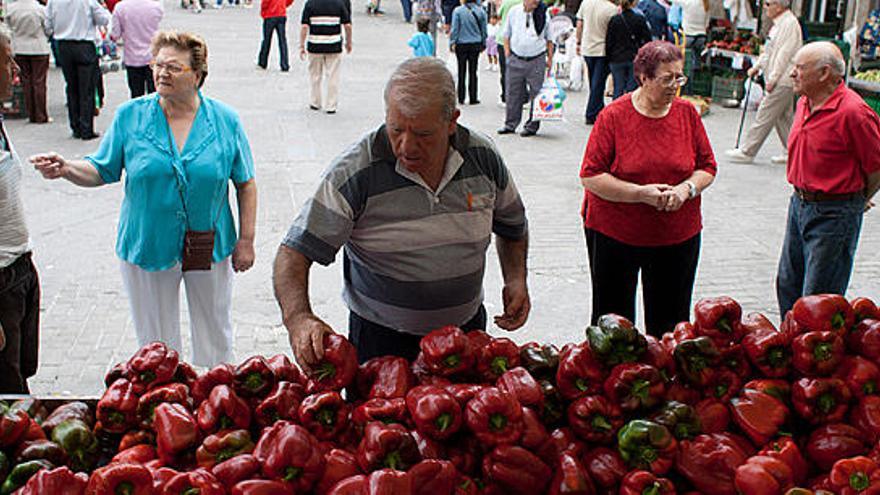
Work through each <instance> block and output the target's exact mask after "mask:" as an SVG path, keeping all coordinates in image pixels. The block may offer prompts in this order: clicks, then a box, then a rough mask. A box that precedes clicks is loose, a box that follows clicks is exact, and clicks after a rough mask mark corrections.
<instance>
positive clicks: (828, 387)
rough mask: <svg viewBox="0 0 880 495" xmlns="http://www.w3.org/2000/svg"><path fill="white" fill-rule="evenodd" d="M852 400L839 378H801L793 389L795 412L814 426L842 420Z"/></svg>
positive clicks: (792, 400) (844, 384)
mask: <svg viewBox="0 0 880 495" xmlns="http://www.w3.org/2000/svg"><path fill="white" fill-rule="evenodd" d="M851 398H852V394H851V393H850V391H849V388H848V387H847V386H846V383H844V382H843V380H840V379H838V378H801V379H800V380H798V381H796V382H794V384H793V385H792V387H791V402H792V404H793V406H794V410H795V412H796V413H797V414H798V416H800V417H801V418H803V419H805V420H806V421H808V422H809V423H811V424H814V425H816V424H824V423H835V422H837V421H840V420H842V419H843V418H844V417H845V416H846V411H847V410H848V409H849V401H850V399H851Z"/></svg>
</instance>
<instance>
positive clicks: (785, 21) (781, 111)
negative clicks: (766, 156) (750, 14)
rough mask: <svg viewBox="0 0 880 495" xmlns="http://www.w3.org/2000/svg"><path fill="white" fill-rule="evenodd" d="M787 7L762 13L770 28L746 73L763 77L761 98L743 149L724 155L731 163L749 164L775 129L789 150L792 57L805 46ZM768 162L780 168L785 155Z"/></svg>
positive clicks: (776, 4) (777, 3) (776, 0)
mask: <svg viewBox="0 0 880 495" xmlns="http://www.w3.org/2000/svg"><path fill="white" fill-rule="evenodd" d="M790 7H791V0H765V2H764V11H765V12H766V13H767V17H769V18H770V19H772V20H773V27H772V28H771V29H770V33H769V34H768V36H767V42H766V43H765V44H764V49H763V50H762V51H761V57H760V58H759V59H758V63H757V64H755V66H754V67H752V68H751V69H749V77H754V76H755V75H757V74H758V72H763V73H764V82H765V88H764V98H763V99H762V100H761V104H760V106H759V107H758V115H757V116H756V117H755V122H754V123H753V124H752V127H751V128H749V131H748V133H747V134H746V137H745V141H743V143H742V146H740V147H739V148H736V149H732V150H727V151H725V152H724V154H725V155H727V157H728V158H729V159H730V161H732V162H737V163H751V162H752V160H754V159H755V155H757V154H758V150H760V149H761V145H763V144H764V140H766V139H767V136H768V135H769V134H770V130H771V129H774V128H775V129H776V134H777V135H778V136H779V140H780V141H782V146H783V147H786V146H788V133H789V131H790V130H791V124H792V123H793V122H794V102H795V94H794V82H793V81H792V79H791V72H792V70H793V69H794V55H795V53H797V51H798V50H800V49H801V47H802V46H803V44H804V42H803V35H802V31H801V24H800V22H798V19H797V16H795V15H794V13H792V11H791V8H790ZM770 161H771V162H772V163H778V164H783V163H786V162H787V161H788V155H787V154H782V155H778V156H774V157H772V158H771V159H770Z"/></svg>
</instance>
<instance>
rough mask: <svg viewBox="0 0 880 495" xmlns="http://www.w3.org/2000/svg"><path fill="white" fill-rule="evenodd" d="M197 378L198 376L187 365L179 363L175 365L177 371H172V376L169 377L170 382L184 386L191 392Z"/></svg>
mask: <svg viewBox="0 0 880 495" xmlns="http://www.w3.org/2000/svg"><path fill="white" fill-rule="evenodd" d="M198 378H199V374H198V373H196V370H195V369H194V368H193V367H192V366H191V365H190V364H189V363H185V362H183V361H180V362H178V363H177V369H175V370H174V376H173V377H171V381H172V382H173V383H181V384H183V385H186V388H187V390H191V389H192V386H193V385H194V384H195V383H196V380H198Z"/></svg>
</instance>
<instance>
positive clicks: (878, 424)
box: [849, 395, 880, 442]
mask: <svg viewBox="0 0 880 495" xmlns="http://www.w3.org/2000/svg"><path fill="white" fill-rule="evenodd" d="M849 422H850V424H852V425H853V426H855V427H856V428H858V429H859V430H861V431H862V432H863V433H864V434H865V435H866V436H867V437H868V439H869V440H870V441H871V442H877V440H880V397H878V396H876V395H868V396H866V397H862V398H861V399H859V402H858V404H857V405H856V406H855V407H853V409H852V411H850V413H849Z"/></svg>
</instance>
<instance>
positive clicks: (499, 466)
mask: <svg viewBox="0 0 880 495" xmlns="http://www.w3.org/2000/svg"><path fill="white" fill-rule="evenodd" d="M483 476H485V477H486V479H487V480H489V481H492V482H494V483H497V484H499V485H502V486H503V487H504V488H505V489H506V490H508V491H509V492H508V493H518V494H532V493H543V491H544V488H545V487H546V486H547V483H548V482H549V481H550V480H551V478H552V477H553V471H552V470H551V469H550V468H549V467H547V465H546V464H544V462H543V461H541V459H539V458H538V457H537V456H535V454H532V453H531V452H529V451H528V450H526V449H524V448H522V447H517V446H512V445H499V446H498V447H495V449H494V450H492V452H490V453H489V454H488V455H487V456H486V457H484V458H483Z"/></svg>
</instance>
